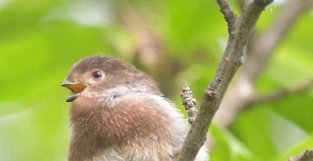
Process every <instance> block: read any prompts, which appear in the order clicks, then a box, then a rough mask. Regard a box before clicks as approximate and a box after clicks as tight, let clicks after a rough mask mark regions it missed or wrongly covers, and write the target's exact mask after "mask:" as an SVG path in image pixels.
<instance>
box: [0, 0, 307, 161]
mask: <svg viewBox="0 0 313 161" xmlns="http://www.w3.org/2000/svg"><path fill="white" fill-rule="evenodd" d="M242 2H244V1H240V2H239V1H237V0H232V1H231V3H232V5H233V7H234V10H235V11H236V13H238V14H239V13H240V11H241V8H242V7H243V5H242V4H243V3H242ZM296 2H297V4H291V3H293V2H292V0H290V1H283V0H280V1H278V0H277V1H275V3H274V4H272V5H270V6H269V7H268V8H267V9H266V10H265V11H264V13H263V14H262V16H261V18H260V20H259V22H258V25H257V27H256V29H255V33H254V36H253V38H252V39H253V40H256V41H252V43H250V44H248V47H249V46H251V50H249V49H247V51H246V54H247V56H246V57H247V59H246V60H247V62H248V60H249V59H248V57H249V53H250V52H249V51H251V53H256V54H255V55H258V54H259V55H260V54H261V55H262V52H263V51H264V50H265V49H268V50H265V51H264V52H265V53H266V54H267V56H266V58H267V59H266V61H265V62H266V63H265V64H263V66H262V67H261V68H258V69H260V70H257V69H256V70H255V71H252V74H255V73H257V75H258V76H257V78H254V79H253V81H252V80H249V81H248V82H244V81H241V80H240V79H239V78H242V75H244V74H245V70H242V71H240V72H239V74H237V75H236V76H235V79H234V81H233V82H240V83H239V84H241V85H238V83H233V84H232V85H231V87H230V90H231V91H233V93H230V94H227V96H226V97H227V98H230V99H231V98H236V99H235V100H233V101H235V102H237V103H238V102H239V103H240V102H244V103H241V104H240V108H239V109H240V110H238V111H237V112H234V113H232V111H231V110H230V111H227V110H226V115H225V110H224V114H223V110H221V113H222V114H220V117H219V119H217V120H216V121H215V123H214V124H213V126H212V127H211V128H210V132H211V137H209V138H210V146H211V150H210V153H211V159H212V160H213V161H283V160H287V158H289V157H290V156H294V155H296V154H298V153H300V152H302V151H303V150H305V149H310V148H313V121H312V120H313V91H312V90H311V84H312V82H311V83H310V80H312V78H313V63H312V61H313V44H312V43H313V31H312V27H313V12H312V10H311V8H310V7H311V6H312V5H311V2H312V0H299V1H296ZM288 7H289V8H288ZM290 7H291V8H290ZM286 8H287V9H286ZM286 10H287V11H289V12H287V13H290V14H292V15H288V16H287V17H286V16H285V17H283V16H282V15H284V14H285V13H286ZM288 18H289V19H288ZM282 20H287V22H286V21H282ZM288 20H289V21H288ZM284 22H285V24H284ZM288 22H289V23H288ZM277 23H281V24H277ZM273 26H274V27H273ZM277 26H278V27H279V26H280V27H281V29H279V28H278V29H277ZM286 26H287V27H286ZM275 27H276V30H274V29H273V28H275ZM280 31H283V32H282V33H280ZM276 33H280V35H278V36H277V34H276ZM275 34H276V37H275ZM260 35H261V36H260ZM262 35H264V36H263V38H264V37H265V38H268V39H265V41H264V39H258V37H261V38H262ZM227 37H228V33H227V25H226V23H225V21H224V19H223V15H222V14H221V13H220V12H219V7H218V5H217V4H216V2H215V1H210V0H196V1H189V0H167V1H165V0H149V1H145V0H128V1H122V0H0V91H1V93H0V160H1V161H66V160H67V149H68V145H69V138H70V128H69V127H70V123H69V104H67V103H66V102H65V99H66V97H67V96H68V94H69V92H68V90H66V89H63V88H61V86H60V83H61V82H62V81H63V80H64V78H65V76H66V74H67V72H68V70H69V68H70V67H71V65H72V64H73V63H74V62H76V61H78V60H79V59H81V58H84V57H85V56H88V55H93V54H107V55H113V56H116V57H118V58H120V59H122V60H124V61H127V62H129V63H132V64H134V65H135V66H136V67H137V68H139V69H141V70H143V71H145V72H146V73H148V74H149V75H151V76H152V77H153V78H154V79H156V80H157V81H158V82H159V85H160V87H161V89H162V91H163V92H164V93H165V95H166V96H167V97H169V98H170V99H171V100H173V101H174V102H175V103H176V104H177V106H178V108H181V109H182V111H184V110H183V106H182V105H181V99H180V91H181V87H182V86H183V85H184V84H186V83H187V84H189V85H190V87H191V88H192V90H193V92H194V97H195V98H198V100H199V102H201V97H202V94H203V92H204V90H205V88H206V87H207V85H208V84H209V83H210V81H211V80H212V78H213V76H214V74H215V71H216V69H217V66H218V62H219V60H220V58H221V55H222V54H223V49H224V48H225V45H226V43H227ZM254 38H255V39H254ZM258 40H260V41H258ZM264 42H267V46H266V43H265V45H263V46H262V45H260V44H262V43H263V44H264ZM251 44H252V45H251ZM271 44H274V45H273V46H270V47H268V45H271ZM258 45H260V46H258ZM253 48H255V49H253ZM257 51H258V52H257ZM250 55H253V54H250ZM259 59H260V60H261V59H263V58H262V57H259ZM255 60H258V59H255ZM256 62H258V61H256ZM249 69H251V68H249ZM250 74H251V73H250ZM238 80H239V81H238ZM246 85H248V87H249V88H248V94H247V92H243V93H244V94H246V95H245V97H240V98H238V99H237V97H234V93H235V95H239V96H240V92H239V93H237V92H236V90H239V91H242V89H244V91H245V90H246V88H245V87H246ZM236 87H237V88H236ZM251 89H252V90H251ZM251 91H252V92H251ZM241 93H242V92H241ZM244 94H243V95H244ZM257 95H260V96H264V97H255V96H257ZM250 98H256V99H251V100H250ZM247 99H249V100H250V101H249V102H247V101H243V100H247ZM227 100H228V99H227ZM227 100H226V101H227ZM260 100H261V101H260ZM223 104H227V102H226V103H224V102H223ZM227 107H231V105H229V106H227ZM229 118H232V119H230V120H229ZM220 120H222V121H220ZM223 120H228V122H227V123H220V122H223ZM212 139H214V143H212V142H213V141H212Z"/></svg>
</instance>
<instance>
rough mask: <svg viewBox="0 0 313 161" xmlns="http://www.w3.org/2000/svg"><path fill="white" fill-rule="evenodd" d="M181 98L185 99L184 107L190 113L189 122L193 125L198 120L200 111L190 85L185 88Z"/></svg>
mask: <svg viewBox="0 0 313 161" xmlns="http://www.w3.org/2000/svg"><path fill="white" fill-rule="evenodd" d="M181 97H182V99H183V105H184V106H185V109H186V110H187V113H188V117H189V118H188V122H189V123H190V124H191V125H192V124H193V123H194V121H195V120H196V117H197V114H198V111H197V109H196V99H194V98H193V96H192V91H191V89H190V88H189V86H188V85H185V86H184V87H183V92H182V94H181Z"/></svg>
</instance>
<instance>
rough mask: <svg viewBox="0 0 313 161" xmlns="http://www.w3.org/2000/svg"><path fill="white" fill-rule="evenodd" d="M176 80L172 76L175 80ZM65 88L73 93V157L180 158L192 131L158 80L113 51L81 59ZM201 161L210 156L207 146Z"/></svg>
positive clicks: (99, 160) (120, 160) (98, 160)
mask: <svg viewBox="0 0 313 161" xmlns="http://www.w3.org/2000/svg"><path fill="white" fill-rule="evenodd" d="M169 79H170V78H169ZM62 86H64V87H66V88H68V89H69V90H70V91H71V93H72V94H71V95H70V96H69V97H68V98H67V99H66V102H69V103H71V108H70V115H71V117H70V125H71V129H72V136H71V141H70V146H69V154H68V160H69V161H174V160H175V159H177V157H178V153H179V150H180V148H181V147H182V145H183V142H184V139H185V137H186V135H187V133H188V123H187V121H186V120H185V119H184V117H183V116H182V114H181V112H180V111H178V109H177V108H176V107H175V105H174V103H172V102H171V101H170V100H169V99H167V98H165V97H164V95H163V94H162V93H161V91H160V90H159V88H158V85H157V83H156V82H155V81H154V80H153V79H152V78H151V77H150V76H148V75H146V74H145V73H143V72H142V71H140V70H138V69H136V68H135V67H134V66H133V65H131V64H128V63H125V62H123V61H121V60H120V59H118V58H115V57H112V56H108V55H94V56H89V57H86V58H84V59H81V60H79V61H78V62H77V63H75V64H74V65H73V66H72V68H71V69H70V70H69V73H68V75H67V77H66V78H65V80H64V82H63V83H62ZM195 160H196V161H206V160H208V154H207V149H206V148H205V147H204V146H203V147H202V148H201V149H200V151H199V153H198V155H197V157H196V159H195Z"/></svg>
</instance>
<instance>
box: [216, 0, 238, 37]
mask: <svg viewBox="0 0 313 161" xmlns="http://www.w3.org/2000/svg"><path fill="white" fill-rule="evenodd" d="M217 3H218V5H219V6H220V11H221V12H222V13H223V15H224V18H225V20H226V22H227V26H228V33H229V35H233V34H234V33H233V32H234V31H235V22H236V20H237V16H236V14H235V13H234V11H233V9H232V8H231V6H230V4H229V2H228V0H217Z"/></svg>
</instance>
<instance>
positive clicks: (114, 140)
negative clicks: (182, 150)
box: [71, 91, 168, 160]
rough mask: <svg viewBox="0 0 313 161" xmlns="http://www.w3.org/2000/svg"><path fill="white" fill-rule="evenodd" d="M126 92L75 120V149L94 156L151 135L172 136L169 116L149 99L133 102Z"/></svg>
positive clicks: (73, 144)
mask: <svg viewBox="0 0 313 161" xmlns="http://www.w3.org/2000/svg"><path fill="white" fill-rule="evenodd" d="M128 92H129V91H128ZM113 93H114V92H112V94H113ZM116 93H118V92H116ZM116 93H115V94H116ZM124 96H125V95H124ZM124 96H118V97H116V99H117V100H115V101H116V102H115V103H114V107H112V105H108V102H107V103H105V104H101V105H102V106H101V107H99V108H93V109H91V110H89V111H88V112H86V113H85V114H84V115H82V116H80V117H79V118H76V119H75V120H72V125H73V138H72V145H71V152H72V153H76V154H77V152H79V153H81V155H82V156H89V155H90V156H93V155H95V154H97V153H99V152H103V150H104V149H108V148H110V147H112V146H124V145H127V144H134V143H136V142H138V140H140V139H142V138H145V137H147V136H149V135H156V136H154V137H158V138H160V137H161V136H162V135H163V137H161V138H166V137H168V133H167V131H168V129H167V124H168V122H167V121H168V120H167V118H166V116H162V115H160V113H159V112H158V111H156V110H155V108H153V106H151V104H149V103H145V102H140V101H139V102H137V100H132V101H131V102H130V101H129V100H123V97H124ZM110 103H113V102H110ZM73 108H76V107H73ZM86 108H91V107H86ZM164 135H166V136H164ZM86 149H88V150H86ZM90 149H91V150H90ZM75 157H77V155H75ZM73 160H75V159H73ZM77 160H78V159H77Z"/></svg>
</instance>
